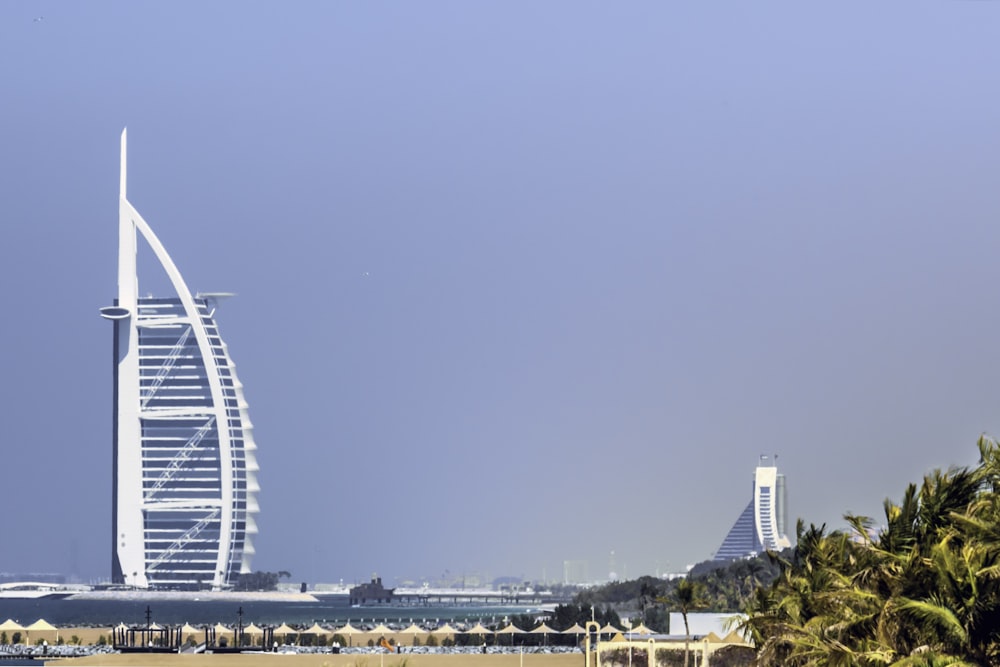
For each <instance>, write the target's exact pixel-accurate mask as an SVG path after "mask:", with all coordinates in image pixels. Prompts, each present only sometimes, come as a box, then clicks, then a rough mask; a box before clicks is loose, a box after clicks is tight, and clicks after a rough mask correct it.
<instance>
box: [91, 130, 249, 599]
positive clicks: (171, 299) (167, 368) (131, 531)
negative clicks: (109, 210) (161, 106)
mask: <svg viewBox="0 0 1000 667" xmlns="http://www.w3.org/2000/svg"><path fill="white" fill-rule="evenodd" d="M125 186H126V134H125V132H122V139H121V182H120V198H119V228H118V231H119V249H118V298H117V299H116V300H115V303H114V305H113V306H108V307H105V308H102V309H101V315H102V317H104V318H106V319H109V320H111V321H112V323H113V325H114V360H115V362H114V363H115V368H114V400H113V405H114V407H113V410H114V431H113V447H114V477H113V480H114V482H113V483H114V488H113V501H112V528H113V531H112V537H113V540H114V544H113V546H112V568H111V569H112V581H113V582H114V583H117V584H123V585H127V586H134V587H137V588H155V589H175V590H192V589H194V590H200V589H213V590H221V589H225V588H228V587H230V586H232V585H233V583H234V582H235V581H236V579H237V578H238V577H239V575H240V574H241V573H246V572H250V559H251V557H252V555H253V552H254V550H253V536H254V535H255V534H256V533H257V526H256V523H255V516H256V514H257V512H258V506H257V492H258V491H259V486H258V483H257V470H258V468H257V461H256V457H255V452H256V449H257V447H256V445H255V443H254V439H253V427H252V425H251V423H250V420H249V417H248V414H247V404H246V401H245V400H244V397H243V386H242V385H241V384H240V382H239V380H238V379H237V377H236V370H235V366H234V364H233V362H232V360H231V359H230V358H229V353H228V350H227V347H226V344H225V343H224V342H223V341H222V339H221V337H220V336H219V331H218V328H217V326H216V323H215V319H214V315H215V305H216V303H217V302H218V300H219V298H221V297H222V296H228V295H222V294H209V295H200V294H199V295H194V296H192V294H191V292H190V290H188V288H187V285H186V284H185V282H184V279H183V277H182V276H181V274H180V272H179V271H178V270H177V267H176V266H175V265H174V263H173V261H172V260H171V258H170V256H169V255H168V254H167V252H166V250H165V249H164V247H163V245H162V244H161V243H160V241H159V239H158V238H157V237H156V235H155V234H154V233H153V231H152V229H150V227H149V225H148V224H147V223H146V221H145V220H143V218H142V216H141V215H139V213H138V211H136V209H135V208H134V207H133V206H132V204H131V203H129V201H128V199H127V198H126V187H125ZM140 240H142V241H145V243H147V244H148V246H149V248H150V249H151V250H152V252H153V254H154V256H155V258H156V260H157V261H158V262H159V263H160V265H161V266H162V268H163V270H164V271H165V272H166V275H167V277H168V278H169V280H170V283H171V285H172V288H173V291H174V294H172V295H163V296H156V297H153V296H147V297H139V285H138V274H137V266H136V263H137V252H136V251H137V243H138V242H139V241H140Z"/></svg>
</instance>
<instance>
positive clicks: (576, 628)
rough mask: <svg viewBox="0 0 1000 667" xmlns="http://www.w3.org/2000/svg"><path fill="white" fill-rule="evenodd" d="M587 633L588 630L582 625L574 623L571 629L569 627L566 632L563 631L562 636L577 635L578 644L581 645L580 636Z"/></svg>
mask: <svg viewBox="0 0 1000 667" xmlns="http://www.w3.org/2000/svg"><path fill="white" fill-rule="evenodd" d="M586 631H587V629H586V628H584V627H583V626H582V625H580V624H579V623H574V624H573V625H571V626H570V627H568V628H566V629H565V630H563V631H562V634H564V635H575V636H576V643H577V644H579V643H580V635H582V634H583V633H585V632H586Z"/></svg>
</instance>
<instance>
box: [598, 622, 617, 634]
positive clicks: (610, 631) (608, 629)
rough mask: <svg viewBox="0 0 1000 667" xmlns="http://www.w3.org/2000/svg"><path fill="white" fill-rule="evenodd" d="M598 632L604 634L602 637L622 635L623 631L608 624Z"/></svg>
mask: <svg viewBox="0 0 1000 667" xmlns="http://www.w3.org/2000/svg"><path fill="white" fill-rule="evenodd" d="M598 632H599V633H600V634H602V635H614V634H619V633H621V630H619V629H618V628H616V627H615V626H613V625H611V624H610V623H608V624H607V625H605V626H604V627H603V628H601V629H600V630H598Z"/></svg>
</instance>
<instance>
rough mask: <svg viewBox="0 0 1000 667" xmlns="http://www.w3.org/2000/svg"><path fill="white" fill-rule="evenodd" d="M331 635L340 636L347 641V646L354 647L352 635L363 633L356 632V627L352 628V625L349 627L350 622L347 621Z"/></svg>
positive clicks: (361, 631)
mask: <svg viewBox="0 0 1000 667" xmlns="http://www.w3.org/2000/svg"><path fill="white" fill-rule="evenodd" d="M333 634H335V635H341V636H343V637H345V638H346V639H347V645H348V646H353V645H354V635H360V634H364V631H363V630H358V629H357V628H356V627H354V626H353V625H351V623H350V621H348V622H347V623H344V625H343V626H341V627H339V628H337V629H336V630H334V631H333Z"/></svg>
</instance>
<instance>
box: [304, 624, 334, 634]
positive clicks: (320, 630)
mask: <svg viewBox="0 0 1000 667" xmlns="http://www.w3.org/2000/svg"><path fill="white" fill-rule="evenodd" d="M301 634H303V635H316V636H317V637H318V636H319V635H328V634H330V631H329V630H327V629H326V628H324V627H323V626H321V625H320V624H319V623H313V624H312V627H311V628H308V629H306V630H303V631H302V633H301Z"/></svg>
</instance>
